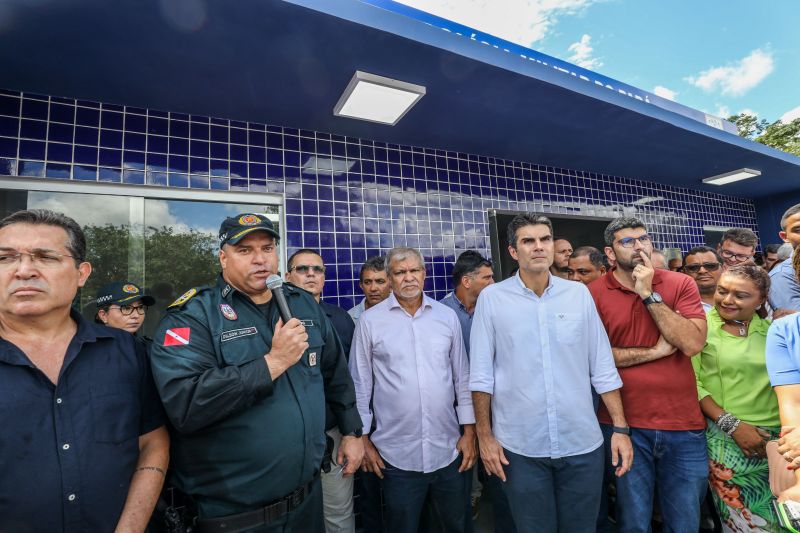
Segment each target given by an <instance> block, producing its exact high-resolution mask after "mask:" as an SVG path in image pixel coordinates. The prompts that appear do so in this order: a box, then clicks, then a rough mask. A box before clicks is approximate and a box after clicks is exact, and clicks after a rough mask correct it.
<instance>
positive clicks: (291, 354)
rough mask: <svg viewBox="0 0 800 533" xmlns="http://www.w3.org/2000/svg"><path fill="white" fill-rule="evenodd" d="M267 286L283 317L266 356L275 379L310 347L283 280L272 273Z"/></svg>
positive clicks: (276, 328) (304, 329)
mask: <svg viewBox="0 0 800 533" xmlns="http://www.w3.org/2000/svg"><path fill="white" fill-rule="evenodd" d="M267 288H269V289H270V290H271V291H272V296H273V298H275V303H276V304H277V305H278V312H279V313H280V315H281V319H280V320H279V321H278V323H277V324H276V325H275V331H274V332H273V334H272V347H271V348H270V351H269V353H268V354H267V355H266V356H265V358H266V360H267V367H268V368H269V372H270V376H272V379H273V381H274V380H275V379H276V378H277V377H278V376H280V375H281V374H283V373H284V372H285V371H286V370H287V369H288V368H289V367H291V366H292V365H294V364H295V363H297V362H298V361H299V360H300V358H301V357H302V356H303V353H304V352H305V351H306V350H307V349H308V333H307V332H306V328H305V326H303V323H302V322H300V321H299V320H297V319H296V318H292V314H291V312H290V311H289V305H288V304H287V303H286V295H284V294H283V280H281V278H280V277H279V276H276V275H274V274H273V275H272V276H270V277H269V278H267Z"/></svg>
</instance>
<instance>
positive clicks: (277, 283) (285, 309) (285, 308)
mask: <svg viewBox="0 0 800 533" xmlns="http://www.w3.org/2000/svg"><path fill="white" fill-rule="evenodd" d="M282 287H283V280H282V279H281V277H280V276H278V275H276V274H273V275H271V276H270V277H268V278H267V288H268V289H269V290H271V291H272V296H274V297H275V301H276V302H277V304H278V312H279V313H280V315H281V319H283V323H284V324H286V323H287V322H288V321H289V320H291V319H292V312H291V311H289V304H287V303H286V295H285V294H283V289H282Z"/></svg>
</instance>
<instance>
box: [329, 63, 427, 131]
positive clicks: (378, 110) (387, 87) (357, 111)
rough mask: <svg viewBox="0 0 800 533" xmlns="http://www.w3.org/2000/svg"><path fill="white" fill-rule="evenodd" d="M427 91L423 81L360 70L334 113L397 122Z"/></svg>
mask: <svg viewBox="0 0 800 533" xmlns="http://www.w3.org/2000/svg"><path fill="white" fill-rule="evenodd" d="M424 95H425V87H423V86H422V85H414V84H413V83H407V82H405V81H399V80H393V79H391V78H384V77H383V76H377V75H375V74H369V73H368V72H361V71H360V70H357V71H356V73H355V74H354V75H353V78H352V79H351V80H350V83H348V84H347V87H346V88H345V90H344V93H342V96H341V97H340V98H339V101H338V102H337V103H336V107H334V108H333V114H334V115H336V116H337V117H348V118H357V119H360V120H366V121H369V122H378V123H380V124H388V125H390V126H394V125H395V124H397V123H398V122H399V121H400V119H401V118H403V116H404V115H405V114H406V113H408V110H409V109H411V108H412V107H414V104H416V103H417V102H419V99H420V98H422V97H423V96H424Z"/></svg>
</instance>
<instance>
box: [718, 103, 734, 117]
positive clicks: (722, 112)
mask: <svg viewBox="0 0 800 533" xmlns="http://www.w3.org/2000/svg"><path fill="white" fill-rule="evenodd" d="M714 114H715V115H717V116H718V117H722V118H728V117H729V116H731V114H732V113H731V108H730V107H728V106H726V105H723V104H717V110H716V111H714Z"/></svg>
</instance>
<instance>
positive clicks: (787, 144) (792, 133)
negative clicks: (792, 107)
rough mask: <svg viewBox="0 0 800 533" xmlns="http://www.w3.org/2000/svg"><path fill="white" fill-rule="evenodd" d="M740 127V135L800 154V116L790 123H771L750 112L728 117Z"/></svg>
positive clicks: (779, 121)
mask: <svg viewBox="0 0 800 533" xmlns="http://www.w3.org/2000/svg"><path fill="white" fill-rule="evenodd" d="M728 120H729V121H730V122H733V123H734V124H736V126H737V127H738V128H739V135H740V136H741V137H745V138H747V139H750V140H753V141H756V142H758V143H761V144H765V145H767V146H771V147H773V148H777V149H778V150H782V151H784V152H788V153H790V154H794V155H798V156H800V118H796V119H794V120H793V121H791V122H789V123H784V122H783V121H781V120H776V121H775V122H773V123H771V124H770V123H769V122H767V121H766V120H764V119H761V120H759V119H758V117H757V116H755V115H751V114H749V113H739V114H738V115H732V116H730V117H728Z"/></svg>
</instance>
